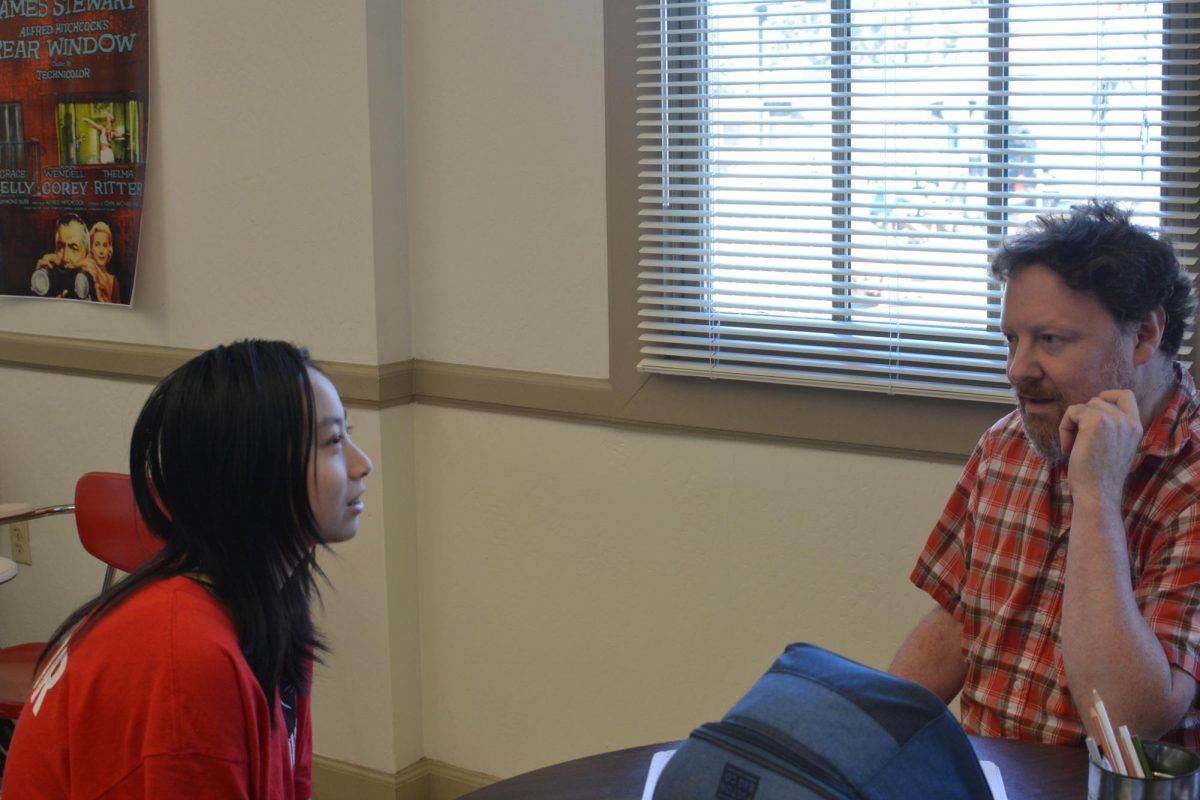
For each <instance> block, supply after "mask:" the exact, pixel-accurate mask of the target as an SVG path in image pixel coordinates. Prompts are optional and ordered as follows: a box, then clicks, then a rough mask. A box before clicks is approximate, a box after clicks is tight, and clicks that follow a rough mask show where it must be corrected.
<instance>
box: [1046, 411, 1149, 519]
mask: <svg viewBox="0 0 1200 800" xmlns="http://www.w3.org/2000/svg"><path fill="white" fill-rule="evenodd" d="M1058 435H1059V441H1060V442H1061V443H1062V450H1063V455H1064V456H1065V457H1066V458H1067V482H1068V485H1069V486H1070V489H1071V497H1072V498H1073V499H1074V501H1075V502H1076V503H1079V502H1081V501H1083V502H1086V501H1088V500H1091V501H1096V502H1101V503H1108V504H1112V505H1113V506H1115V508H1116V509H1117V510H1118V512H1119V510H1120V506H1121V498H1122V496H1123V495H1124V492H1125V479H1126V477H1128V475H1129V470H1130V468H1131V467H1132V466H1133V460H1134V457H1135V456H1136V455H1137V448H1138V443H1139V442H1141V440H1142V422H1141V416H1140V414H1139V412H1138V405H1137V400H1136V398H1134V396H1133V392H1131V391H1129V390H1128V389H1108V390H1105V391H1103V392H1101V393H1100V394H1099V395H1097V396H1096V397H1093V398H1092V399H1091V400H1089V401H1087V402H1086V403H1077V404H1076V405H1073V406H1068V407H1067V410H1066V412H1065V413H1064V414H1063V418H1062V422H1061V423H1059V426H1058Z"/></svg>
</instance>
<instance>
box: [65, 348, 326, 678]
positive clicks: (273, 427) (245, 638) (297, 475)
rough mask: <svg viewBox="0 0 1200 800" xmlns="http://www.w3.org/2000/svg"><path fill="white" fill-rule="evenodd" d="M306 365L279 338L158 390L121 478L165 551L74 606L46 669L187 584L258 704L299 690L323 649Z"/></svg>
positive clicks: (200, 362) (184, 371)
mask: <svg viewBox="0 0 1200 800" xmlns="http://www.w3.org/2000/svg"><path fill="white" fill-rule="evenodd" d="M309 368H313V367H312V364H311V363H310V362H309V360H308V354H307V352H306V351H305V350H304V349H302V348H298V347H296V346H294V345H292V344H289V343H287V342H274V341H260V340H248V341H239V342H235V343H233V344H230V345H222V346H220V347H215V348H213V349H212V350H208V351H206V352H204V353H201V354H200V355H199V356H196V357H195V358H193V359H192V360H191V361H188V362H187V363H186V364H184V365H183V366H181V367H179V368H178V369H176V370H175V371H174V372H172V373H171V374H170V375H168V376H167V377H166V378H165V379H164V380H163V381H162V383H160V384H159V385H158V386H157V387H155V389H154V390H153V391H152V392H151V393H150V397H149V398H148V399H147V400H146V404H145V405H144V406H143V407H142V411H141V414H140V415H139V416H138V419H137V422H136V423H135V424H134V428H133V436H132V439H131V441H130V446H129V472H130V476H131V478H132V482H133V493H134V496H135V498H136V499H137V505H138V509H139V510H140V511H141V514H142V516H143V518H145V520H146V523H147V525H148V526H149V527H150V529H151V530H153V531H154V532H155V533H157V534H158V535H159V536H161V537H162V538H163V539H164V540H165V541H166V546H165V547H164V548H163V549H162V551H161V552H160V553H159V554H158V555H157V556H155V557H154V558H152V559H151V560H150V561H149V562H148V563H146V564H145V565H143V566H142V567H140V568H139V569H137V570H135V571H134V572H132V573H130V574H129V575H128V576H126V577H125V578H124V579H123V580H121V581H120V582H118V583H117V584H115V585H114V586H113V587H112V588H111V589H110V590H109V591H108V592H106V593H104V594H102V595H101V596H99V597H97V598H96V599H94V600H92V601H90V602H88V603H86V604H85V605H83V606H82V607H80V608H78V609H77V610H75V611H74V612H73V613H72V614H71V615H70V616H69V617H68V618H67V619H66V621H65V622H63V624H62V625H61V626H59V628H58V630H57V631H55V633H54V636H53V637H52V638H51V640H50V642H49V643H48V644H47V645H46V648H45V650H44V651H43V654H42V658H43V659H44V658H46V656H47V655H48V654H49V653H51V652H52V651H53V649H54V648H55V646H56V645H57V643H58V642H60V641H61V640H62V639H63V638H64V637H65V636H66V635H68V634H70V633H71V631H72V630H75V629H76V626H78V630H77V631H76V633H75V634H73V638H75V637H78V636H81V635H83V634H84V633H86V631H87V630H88V629H89V628H90V627H91V626H92V625H94V624H95V622H96V620H97V619H99V618H100V617H102V616H103V615H104V614H105V613H107V612H109V611H111V610H112V609H113V608H114V607H115V606H116V605H117V604H118V603H120V602H121V601H122V600H124V599H125V598H127V597H129V596H130V595H131V594H133V593H134V592H135V591H136V590H137V589H139V588H141V587H142V586H145V585H146V584H148V583H151V582H152V581H156V580H159V579H162V578H167V577H171V576H174V575H193V576H197V577H202V578H203V579H207V580H208V581H210V582H211V585H210V589H211V591H212V593H213V594H214V595H215V596H216V598H217V599H218V600H220V601H221V603H222V604H223V605H224V606H225V608H226V609H227V610H228V611H229V614H230V616H231V617H232V619H233V626H234V629H235V630H236V632H237V636H238V642H239V644H240V645H241V649H242V653H243V654H244V655H245V657H246V661H247V663H248V664H249V666H250V669H251V670H252V671H253V672H254V676H255V677H256V678H257V679H258V682H259V685H260V686H262V689H263V692H264V693H266V695H267V697H272V696H273V695H274V692H275V691H276V689H277V688H278V687H279V685H280V683H281V682H282V683H284V684H290V685H291V686H294V687H297V688H302V687H304V686H305V683H306V680H305V675H304V671H305V668H306V667H305V665H306V662H307V660H308V659H309V658H310V657H312V656H313V654H314V653H315V652H316V651H317V650H319V649H322V646H321V643H320V641H319V639H318V637H317V636H316V634H315V631H314V630H313V626H312V619H311V615H310V603H311V601H312V600H313V599H315V598H316V597H317V594H318V592H317V588H316V585H315V575H317V574H319V568H318V567H317V566H316V564H315V561H314V548H315V546H316V545H318V544H322V540H321V536H320V533H319V532H318V529H317V525H316V522H315V520H314V519H313V514H312V508H311V506H310V505H309V499H308V469H309V466H310V464H309V458H310V455H309V454H310V452H311V450H312V444H313V438H314V436H315V430H314V425H315V407H314V400H313V390H312V384H311V382H310V381H309V376H308V369H309Z"/></svg>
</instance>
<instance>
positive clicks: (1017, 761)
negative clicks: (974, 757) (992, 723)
mask: <svg viewBox="0 0 1200 800" xmlns="http://www.w3.org/2000/svg"><path fill="white" fill-rule="evenodd" d="M678 744H679V743H678V742H673V743H672V742H668V743H666V744H653V745H646V746H644V747H634V748H631V749H629V750H617V751H615V752H612V753H603V754H601V755H598V756H589V757H587V758H580V759H576V760H575V761H567V762H564V763H562V764H556V765H554V766H552V767H546V768H545V769H539V770H535V771H534V772H527V773H525V774H524V775H518V776H516V777H515V778H509V779H508V780H505V781H500V782H499V783H495V784H492V785H491V786H488V787H486V788H484V789H479V790H477V791H474V792H471V793H469V794H466V795H463V797H462V798H461V800H532V799H533V798H538V800H641V797H642V788H643V787H644V786H645V785H646V773H647V770H648V769H649V767H650V758H651V757H652V756H653V755H654V754H655V753H657V752H658V751H659V750H670V749H672V748H674V747H677V746H678ZM971 744H972V745H973V746H974V748H975V752H976V753H978V754H979V758H980V759H981V760H984V761H993V762H995V763H996V765H997V766H999V767H1000V772H1001V774H1002V775H1003V776H1004V790H1005V793H1006V794H1007V795H1008V800H1068V798H1069V800H1079V798H1081V797H1086V796H1087V751H1086V750H1084V749H1083V748H1079V747H1054V746H1052V745H1044V744H1033V743H1031V742H1017V741H1012V740H1008V739H988V738H984V737H980V736H972V737H971Z"/></svg>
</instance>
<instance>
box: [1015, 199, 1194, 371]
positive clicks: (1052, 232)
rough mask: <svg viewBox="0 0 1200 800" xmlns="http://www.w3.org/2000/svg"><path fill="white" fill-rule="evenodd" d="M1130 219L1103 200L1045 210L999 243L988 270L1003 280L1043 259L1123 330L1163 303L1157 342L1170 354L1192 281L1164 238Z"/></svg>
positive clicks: (1189, 306) (1178, 340)
mask: <svg viewBox="0 0 1200 800" xmlns="http://www.w3.org/2000/svg"><path fill="white" fill-rule="evenodd" d="M1129 218H1130V213H1129V212H1128V211H1126V210H1124V209H1121V208H1120V207H1118V206H1117V205H1116V204H1115V203H1113V202H1111V201H1101V200H1092V201H1090V202H1088V203H1087V204H1085V205H1079V206H1072V208H1071V212H1070V213H1069V214H1043V215H1041V216H1039V217H1038V218H1037V221H1036V222H1034V223H1033V224H1032V225H1031V226H1030V227H1029V228H1028V229H1027V230H1025V231H1022V232H1021V233H1019V234H1017V235H1016V236H1014V237H1012V238H1011V239H1009V240H1007V241H1006V242H1004V244H1002V245H1001V246H1000V249H999V250H998V251H997V253H996V254H995V256H993V258H992V267H991V269H992V276H993V277H994V278H996V279H997V280H999V281H1001V282H1006V281H1008V279H1009V278H1011V277H1012V276H1013V275H1015V274H1016V273H1018V272H1020V271H1021V269H1022V268H1024V267H1027V266H1030V265H1033V264H1041V265H1043V266H1045V267H1048V268H1049V269H1051V270H1053V271H1054V272H1056V273H1057V274H1058V276H1059V277H1060V278H1062V279H1063V282H1064V283H1066V284H1067V286H1069V287H1070V288H1072V289H1074V290H1075V291H1080V292H1092V293H1094V294H1095V295H1096V296H1097V297H1098V298H1099V299H1100V301H1101V302H1102V303H1104V306H1105V308H1107V309H1108V312H1109V313H1110V314H1112V315H1113V319H1115V320H1116V321H1117V324H1118V325H1120V326H1121V327H1122V328H1125V329H1127V328H1129V327H1132V326H1136V325H1137V324H1138V323H1140V322H1142V321H1144V320H1145V319H1146V318H1147V317H1148V316H1149V315H1150V314H1151V313H1152V312H1153V311H1154V310H1155V309H1156V308H1158V307H1160V306H1161V307H1162V308H1163V310H1164V311H1165V312H1166V321H1165V323H1164V325H1163V335H1162V341H1161V342H1160V343H1159V346H1158V349H1159V350H1160V351H1162V352H1163V353H1165V354H1166V355H1168V356H1174V355H1175V354H1176V353H1177V352H1178V351H1179V347H1180V345H1181V344H1182V342H1183V334H1184V331H1185V329H1186V328H1187V324H1188V322H1189V321H1190V320H1191V319H1192V315H1193V314H1194V313H1195V310H1196V300H1195V297H1194V295H1193V285H1192V281H1191V280H1190V279H1189V278H1188V276H1187V273H1186V272H1184V271H1183V269H1182V268H1181V267H1180V265H1179V260H1178V259H1177V258H1176V257H1175V248H1174V247H1172V246H1171V243H1170V241H1168V240H1167V239H1166V238H1165V237H1156V236H1155V235H1154V234H1152V233H1151V232H1150V231H1149V230H1147V229H1146V228H1143V227H1141V226H1140V225H1135V224H1133V223H1132V222H1130V219H1129Z"/></svg>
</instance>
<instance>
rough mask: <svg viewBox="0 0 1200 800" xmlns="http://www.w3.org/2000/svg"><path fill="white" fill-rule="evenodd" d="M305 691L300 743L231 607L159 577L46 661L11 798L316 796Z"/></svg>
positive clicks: (18, 745) (11, 778) (30, 705)
mask: <svg viewBox="0 0 1200 800" xmlns="http://www.w3.org/2000/svg"><path fill="white" fill-rule="evenodd" d="M308 688H309V687H307V686H306V687H302V691H300V692H298V693H297V697H296V710H295V726H294V739H293V738H290V737H289V730H288V727H289V726H288V723H287V722H286V721H285V719H284V715H283V712H282V709H281V708H280V703H279V700H278V699H277V698H273V699H272V700H271V701H268V700H267V697H266V696H265V695H264V694H263V691H262V689H261V688H260V687H259V685H258V681H257V680H255V678H254V674H253V673H252V672H251V671H250V668H249V666H248V665H247V664H246V660H245V658H244V657H243V656H242V652H241V650H240V648H239V647H238V642H237V635H236V634H235V633H234V630H233V624H232V622H231V620H230V618H229V614H228V613H227V612H226V611H225V609H224V607H223V606H222V605H221V604H220V603H219V602H218V601H217V600H216V599H215V598H213V597H212V595H210V594H209V593H208V591H207V590H205V589H204V588H203V587H201V586H199V585H198V584H196V583H195V582H193V581H191V580H189V579H187V578H169V579H166V580H162V581H158V582H156V583H153V584H151V585H149V586H146V587H144V588H142V589H140V590H139V591H137V592H136V593H135V594H134V595H133V596H131V597H129V598H128V599H126V600H125V601H124V602H122V603H121V604H120V605H118V606H117V607H116V608H115V609H113V610H112V611H111V612H109V613H108V614H106V615H105V616H104V617H103V618H101V620H100V621H99V622H98V623H97V624H96V625H95V627H93V628H92V629H91V630H90V631H88V632H87V633H86V634H84V635H83V637H82V638H81V639H80V641H78V642H75V641H71V640H68V641H67V643H66V646H65V648H64V649H62V650H60V651H59V652H58V653H57V654H56V655H55V656H54V657H53V658H51V659H50V660H49V661H48V663H47V665H46V666H45V668H44V669H43V671H42V675H41V676H40V678H39V680H38V682H37V683H36V684H35V685H34V687H33V692H32V694H31V695H30V698H29V700H28V701H27V702H26V704H25V709H24V711H23V712H22V713H21V718H20V720H19V721H18V722H17V727H16V732H15V734H14V736H13V740H12V746H11V748H10V750H9V756H8V763H7V765H6V767H5V771H4V773H5V774H4V786H3V791H4V796H5V798H7V800H40V799H41V798H45V799H46V800H49V799H50V798H54V799H55V800H93V798H94V799H95V800H133V798H138V799H139V800H140V799H141V798H182V797H198V798H199V797H203V798H220V800H224V799H225V798H253V800H308V798H309V797H310V796H311V795H312V781H311V774H312V728H311V725H310V719H309V703H308ZM272 722H273V723H274V724H272ZM293 747H294V750H293Z"/></svg>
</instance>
